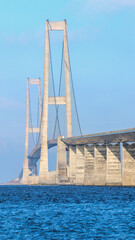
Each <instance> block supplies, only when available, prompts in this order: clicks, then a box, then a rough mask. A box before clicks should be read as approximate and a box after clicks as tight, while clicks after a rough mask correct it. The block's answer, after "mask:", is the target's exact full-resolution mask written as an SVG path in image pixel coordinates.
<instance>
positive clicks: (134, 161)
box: [122, 143, 135, 186]
mask: <svg viewBox="0 0 135 240" xmlns="http://www.w3.org/2000/svg"><path fill="white" fill-rule="evenodd" d="M122 149H123V153H122V155H123V160H122V185H123V186H135V143H133V144H127V143H123V148H122Z"/></svg>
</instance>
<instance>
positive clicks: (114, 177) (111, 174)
mask: <svg viewBox="0 0 135 240" xmlns="http://www.w3.org/2000/svg"><path fill="white" fill-rule="evenodd" d="M121 183H122V178H121V161H120V144H116V145H112V144H108V145H107V165H106V184H107V185H115V186H116V185H119V186H120V185H121Z"/></svg>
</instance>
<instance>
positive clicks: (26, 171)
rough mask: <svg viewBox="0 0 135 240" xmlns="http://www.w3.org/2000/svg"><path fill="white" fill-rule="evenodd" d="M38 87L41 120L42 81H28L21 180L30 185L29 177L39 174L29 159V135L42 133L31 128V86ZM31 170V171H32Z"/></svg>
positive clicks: (37, 129)
mask: <svg viewBox="0 0 135 240" xmlns="http://www.w3.org/2000/svg"><path fill="white" fill-rule="evenodd" d="M31 84H33V85H35V84H36V85H38V96H39V119H40V120H41V102H42V100H41V80H40V79H29V78H28V79H27V90H26V122H25V153H24V162H23V175H22V179H21V183H23V184H28V183H29V175H30V174H31V173H32V171H31V170H32V169H33V174H36V173H37V170H36V166H35V165H33V167H31V163H30V161H29V158H28V149H29V133H32V132H33V133H36V132H40V127H39V128H32V127H30V126H29V107H30V106H29V86H30V85H31ZM30 169H31V170H30Z"/></svg>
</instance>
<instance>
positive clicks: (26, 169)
mask: <svg viewBox="0 0 135 240" xmlns="http://www.w3.org/2000/svg"><path fill="white" fill-rule="evenodd" d="M28 144H29V79H27V90H26V121H25V153H24V162H23V175H22V179H21V183H22V184H27V183H28V176H29V175H30V173H31V171H30V169H29V159H28Z"/></svg>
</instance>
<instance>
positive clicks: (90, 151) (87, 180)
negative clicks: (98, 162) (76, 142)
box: [84, 145, 94, 185]
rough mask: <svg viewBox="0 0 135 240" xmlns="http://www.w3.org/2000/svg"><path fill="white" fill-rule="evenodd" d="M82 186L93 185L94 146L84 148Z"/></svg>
mask: <svg viewBox="0 0 135 240" xmlns="http://www.w3.org/2000/svg"><path fill="white" fill-rule="evenodd" d="M84 155H85V158H84V161H85V162H84V185H93V184H94V146H93V145H91V146H87V145H86V146H85V148H84Z"/></svg>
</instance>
